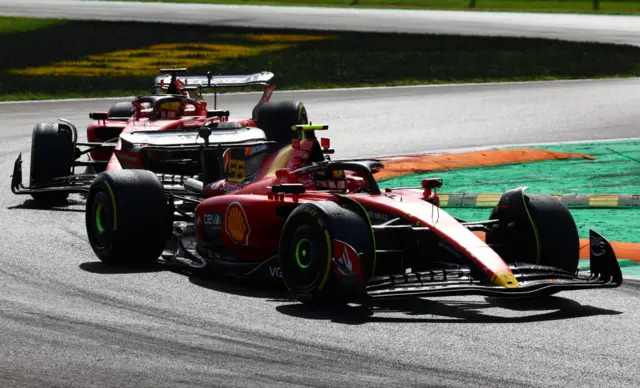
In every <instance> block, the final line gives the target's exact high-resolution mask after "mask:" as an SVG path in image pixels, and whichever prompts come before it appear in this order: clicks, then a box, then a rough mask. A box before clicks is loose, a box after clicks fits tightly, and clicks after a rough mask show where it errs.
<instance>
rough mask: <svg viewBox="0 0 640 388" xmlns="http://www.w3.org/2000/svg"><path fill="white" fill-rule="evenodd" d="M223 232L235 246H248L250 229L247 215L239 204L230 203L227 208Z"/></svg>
mask: <svg viewBox="0 0 640 388" xmlns="http://www.w3.org/2000/svg"><path fill="white" fill-rule="evenodd" d="M225 231H226V232H227V234H228V235H229V237H231V240H232V241H233V242H234V243H236V244H242V245H248V244H249V234H250V233H251V227H249V221H248V220H247V214H246V213H245V212H244V208H243V207H242V205H241V204H240V203H239V202H232V203H231V204H230V205H229V207H227V213H226V215H225Z"/></svg>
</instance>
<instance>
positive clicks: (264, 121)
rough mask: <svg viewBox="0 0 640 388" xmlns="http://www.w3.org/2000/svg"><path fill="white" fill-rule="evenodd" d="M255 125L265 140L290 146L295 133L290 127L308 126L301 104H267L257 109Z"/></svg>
mask: <svg viewBox="0 0 640 388" xmlns="http://www.w3.org/2000/svg"><path fill="white" fill-rule="evenodd" d="M257 124H258V128H260V129H262V130H263V131H264V133H265V135H266V136H267V140H271V141H275V142H278V143H279V144H282V145H287V144H291V140H292V139H293V138H294V137H295V133H296V132H295V131H292V130H291V126H292V125H300V124H309V119H308V117H307V109H306V108H305V107H304V104H303V103H302V102H299V101H278V102H267V103H265V104H263V105H261V106H260V108H259V109H258V112H257Z"/></svg>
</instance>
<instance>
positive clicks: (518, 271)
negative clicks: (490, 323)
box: [86, 125, 622, 304]
mask: <svg viewBox="0 0 640 388" xmlns="http://www.w3.org/2000/svg"><path fill="white" fill-rule="evenodd" d="M293 129H294V130H295V131H294V133H296V134H297V136H296V139H294V140H293V141H292V143H291V144H290V145H288V146H281V145H278V144H274V143H264V144H260V145H252V146H247V145H242V144H238V145H231V146H225V147H224V149H222V148H221V147H218V146H216V145H215V144H214V143H209V142H208V140H207V139H208V138H209V136H210V135H211V134H212V133H213V132H214V131H215V129H212V128H209V127H207V126H202V127H201V129H200V130H199V131H198V133H199V135H200V136H201V137H203V138H204V139H205V144H206V145H205V146H203V147H201V148H199V152H200V154H201V155H200V156H201V158H202V159H208V155H209V154H212V155H222V157H221V160H222V164H223V166H224V167H225V168H224V171H225V176H226V178H225V179H223V180H217V179H212V178H211V176H209V175H208V173H207V171H206V165H205V166H204V167H205V169H204V170H203V171H202V172H201V174H200V175H199V176H198V177H194V178H188V179H185V181H184V184H183V186H182V187H181V188H172V189H167V188H166V187H164V186H163V185H162V183H161V182H160V180H159V179H158V177H157V176H156V175H155V174H153V173H151V172H149V171H147V170H138V169H129V170H119V171H107V172H104V173H101V174H99V175H98V176H97V177H96V179H95V180H94V181H93V183H91V185H90V187H89V194H88V199H87V206H86V229H87V234H88V238H89V242H90V244H91V246H92V248H93V250H94V252H95V254H96V255H97V256H98V258H100V260H102V261H103V262H105V263H108V264H113V265H116V264H117V265H127V264H133V263H140V262H146V261H155V260H160V261H161V262H163V263H165V264H167V265H181V266H187V267H194V268H203V267H209V268H213V269H214V270H215V271H219V272H220V273H224V274H226V275H231V276H237V277H243V278H256V279H258V278H273V279H276V280H278V281H279V280H283V281H284V283H285V284H286V286H287V287H288V289H289V290H290V291H291V292H292V293H293V294H294V295H295V296H296V297H297V298H298V299H299V300H300V301H302V302H308V303H317V304H328V303H331V304H332V303H339V304H342V303H349V302H353V301H362V300H366V299H370V298H391V297H407V296H428V295H438V296H440V295H458V294H481V295H494V296H504V297H507V296H513V297H529V296H535V295H548V294H552V293H555V292H558V291H562V290H575V289H590V288H607V287H617V286H619V285H620V284H621V283H622V275H621V271H620V267H619V265H618V262H617V260H616V257H615V255H614V253H613V250H612V249H611V246H610V245H609V243H608V242H607V240H606V239H604V238H603V237H602V236H600V235H599V234H597V233H596V232H593V231H592V232H591V273H590V274H581V273H579V271H578V260H579V256H578V255H579V245H578V244H579V242H578V233H577V229H576V225H575V223H574V220H573V218H572V216H571V214H570V213H569V211H568V210H567V208H566V207H564V205H563V204H562V203H561V202H560V201H558V200H557V199H555V198H554V197H551V196H544V195H535V194H525V192H524V188H517V189H513V190H510V191H507V192H506V193H504V195H503V196H502V198H501V200H500V202H499V204H498V206H496V208H495V209H494V211H493V212H492V213H491V216H490V217H489V218H490V219H488V220H486V221H482V222H464V221H462V220H459V219H456V218H455V217H453V216H451V215H450V214H448V213H447V212H446V211H445V210H444V209H441V208H439V207H438V196H437V194H436V193H435V190H436V189H437V188H439V187H440V186H441V185H442V181H441V180H439V179H437V178H433V179H425V180H424V181H423V187H422V188H416V189H406V188H398V189H385V190H381V189H380V188H379V186H378V183H377V182H376V179H375V177H374V175H375V173H376V172H378V171H380V170H381V169H382V168H383V167H384V166H383V165H382V164H381V163H380V162H379V161H377V160H338V161H332V160H330V157H329V154H330V153H331V152H332V150H331V149H330V148H329V146H330V144H329V141H328V140H327V139H320V140H319V139H317V138H316V136H315V131H316V130H319V129H326V126H313V125H299V126H294V127H293ZM272 146H273V147H276V148H275V149H274V150H273V152H266V150H265V149H264V147H272ZM139 152H144V148H143V149H142V151H139ZM221 188H222V191H221V190H220V189H221ZM476 231H481V232H484V233H486V242H485V241H483V240H482V239H481V238H479V237H478V236H477V235H476V234H474V232H476Z"/></svg>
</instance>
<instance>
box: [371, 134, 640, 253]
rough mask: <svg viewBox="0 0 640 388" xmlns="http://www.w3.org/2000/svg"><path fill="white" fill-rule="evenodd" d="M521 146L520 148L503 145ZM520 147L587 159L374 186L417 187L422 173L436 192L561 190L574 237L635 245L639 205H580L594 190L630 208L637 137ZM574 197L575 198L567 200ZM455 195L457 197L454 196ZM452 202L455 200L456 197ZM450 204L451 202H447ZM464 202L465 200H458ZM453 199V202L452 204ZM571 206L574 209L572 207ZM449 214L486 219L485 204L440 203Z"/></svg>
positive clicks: (635, 191) (639, 150)
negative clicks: (437, 186) (436, 183)
mask: <svg viewBox="0 0 640 388" xmlns="http://www.w3.org/2000/svg"><path fill="white" fill-rule="evenodd" d="M509 148H523V147H509ZM526 148H538V149H547V150H553V151H559V152H572V153H580V154H587V155H591V156H593V157H594V159H593V160H589V159H568V160H550V161H543V162H531V163H522V164H510V165H500V166H487V167H477V168H476V167H474V168H461V169H452V170H440V171H429V172H425V173H423V174H416V175H408V176H404V177H402V182H401V180H400V178H393V179H387V180H381V181H380V187H381V188H386V187H398V186H405V187H420V185H421V181H422V179H423V178H425V177H440V178H442V179H443V184H444V185H443V187H442V189H441V190H440V193H466V194H470V195H471V196H473V195H474V194H480V193H495V194H500V193H503V192H505V191H506V190H508V189H512V188H514V187H518V186H528V187H529V189H528V190H527V194H529V193H540V194H565V197H567V198H563V202H565V203H566V204H567V206H568V207H569V208H570V211H571V214H572V215H573V217H574V219H575V221H576V224H577V226H578V232H579V234H580V237H583V238H589V228H592V229H594V230H596V231H598V232H600V233H602V234H603V235H604V236H605V237H606V238H607V239H608V240H610V241H626V242H638V243H640V207H638V206H632V207H631V208H624V207H622V206H620V207H618V208H610V209H599V208H587V209H580V208H577V207H578V206H577V205H581V204H582V205H585V204H588V203H589V202H590V201H589V198H592V197H593V195H594V194H599V195H606V194H623V195H627V196H632V197H633V198H632V200H631V201H629V200H628V199H629V198H626V197H627V196H621V197H625V198H623V199H624V200H623V201H622V202H620V204H621V205H624V206H630V205H635V203H636V202H637V201H636V200H635V198H636V197H635V196H637V195H640V139H635V140H624V141H610V142H599V143H579V144H559V145H547V146H536V147H526ZM571 195H574V197H575V198H569V197H570V196H571ZM456 198H457V197H456ZM456 201H457V199H456ZM449 202H451V203H453V202H455V201H451V200H450V201H449ZM464 202H465V204H468V203H469V202H471V201H464ZM456 203H457V202H456ZM574 207H576V208H574ZM443 208H444V210H445V211H446V212H448V213H451V214H452V215H453V216H455V217H458V218H461V219H463V220H467V221H481V220H486V219H488V217H489V214H490V213H491V209H490V208H470V207H454V208H451V207H444V206H443Z"/></svg>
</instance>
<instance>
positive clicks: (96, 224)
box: [88, 190, 113, 249]
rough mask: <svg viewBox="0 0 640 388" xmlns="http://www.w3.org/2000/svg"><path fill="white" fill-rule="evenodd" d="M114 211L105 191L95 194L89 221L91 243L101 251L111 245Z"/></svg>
mask: <svg viewBox="0 0 640 388" xmlns="http://www.w3.org/2000/svg"><path fill="white" fill-rule="evenodd" d="M112 214H113V210H112V207H111V202H110V201H109V197H108V195H107V193H106V192H105V191H104V190H100V191H99V192H97V193H96V194H95V196H94V197H93V200H92V204H91V210H90V212H88V215H90V217H89V219H88V221H89V225H90V229H89V232H90V237H91V238H90V240H91V243H92V244H93V245H94V246H95V247H96V248H99V249H103V248H105V247H107V246H108V245H109V242H110V240H111V237H112V234H113V216H112Z"/></svg>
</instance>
